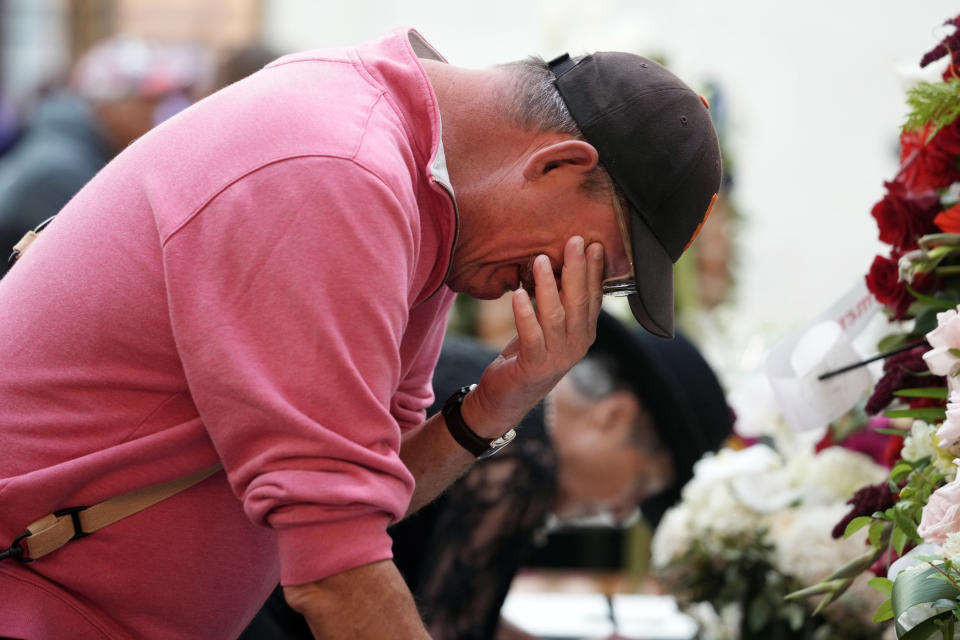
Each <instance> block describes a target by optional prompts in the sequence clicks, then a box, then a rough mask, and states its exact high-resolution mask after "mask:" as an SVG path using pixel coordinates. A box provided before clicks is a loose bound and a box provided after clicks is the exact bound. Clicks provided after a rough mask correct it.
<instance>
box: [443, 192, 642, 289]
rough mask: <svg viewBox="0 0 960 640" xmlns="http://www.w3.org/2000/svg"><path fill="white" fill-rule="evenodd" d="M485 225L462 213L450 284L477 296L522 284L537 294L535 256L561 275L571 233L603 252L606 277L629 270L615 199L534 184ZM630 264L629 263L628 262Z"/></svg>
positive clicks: (499, 208) (503, 205)
mask: <svg viewBox="0 0 960 640" xmlns="http://www.w3.org/2000/svg"><path fill="white" fill-rule="evenodd" d="M484 219H486V220H487V224H485V225H484V224H477V222H476V220H475V218H472V217H469V216H462V217H461V230H460V239H459V240H458V243H457V247H456V250H455V252H454V256H453V264H452V266H451V271H450V274H449V276H448V278H447V284H448V285H449V286H450V287H451V288H452V289H453V290H454V291H458V292H462V293H466V294H467V295H470V296H472V297H474V298H481V299H488V300H489V299H496V298H499V297H501V296H502V295H503V294H504V293H506V292H507V291H513V290H516V289H517V288H518V287H519V286H520V285H523V287H524V289H526V290H527V291H529V292H531V293H534V292H535V288H534V280H533V260H534V258H535V257H536V256H537V255H539V254H545V255H546V256H547V257H549V258H550V263H551V264H552V265H553V270H554V274H555V275H556V276H557V277H558V281H559V275H560V272H561V269H562V267H563V248H564V245H565V244H566V242H567V240H568V239H570V238H571V237H572V236H575V235H579V236H581V237H583V239H584V242H585V246H589V245H590V244H591V243H593V242H599V243H600V244H602V245H603V250H604V264H605V271H606V272H607V273H605V274H604V277H608V275H609V272H611V271H619V272H620V273H622V272H623V271H624V270H625V269H626V270H629V258H628V257H627V255H626V249H625V247H624V241H623V235H622V232H621V229H620V225H619V223H618V222H617V217H616V214H615V212H614V206H613V202H612V200H611V198H609V197H606V198H599V199H598V198H597V197H596V196H593V197H591V196H590V195H588V194H587V193H585V192H584V191H583V190H581V189H548V188H532V187H531V188H530V189H525V190H520V191H518V192H517V193H516V197H515V198H512V199H510V201H507V202H502V203H497V208H496V210H495V211H493V213H492V215H485V216H484ZM625 265H626V266H625Z"/></svg>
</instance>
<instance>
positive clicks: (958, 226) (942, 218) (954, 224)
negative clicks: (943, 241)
mask: <svg viewBox="0 0 960 640" xmlns="http://www.w3.org/2000/svg"><path fill="white" fill-rule="evenodd" d="M933 222H934V224H936V225H937V226H938V227H940V228H941V229H942V230H943V231H944V232H946V233H960V203H957V204H955V205H953V206H952V207H950V208H949V209H947V210H946V211H941V212H940V213H938V214H937V217H936V218H934V219H933Z"/></svg>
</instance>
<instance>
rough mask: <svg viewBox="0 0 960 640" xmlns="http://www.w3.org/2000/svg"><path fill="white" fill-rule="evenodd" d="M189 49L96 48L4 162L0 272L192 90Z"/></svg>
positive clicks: (117, 44)
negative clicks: (171, 103) (18, 247)
mask: <svg viewBox="0 0 960 640" xmlns="http://www.w3.org/2000/svg"><path fill="white" fill-rule="evenodd" d="M186 54H187V50H185V49H180V48H175V47H171V46H162V47H161V46H159V45H153V44H149V43H147V42H144V41H141V40H137V39H132V38H121V37H117V38H110V39H107V40H104V41H102V42H99V43H98V44H96V45H94V46H93V47H92V48H91V49H90V50H89V51H88V52H87V53H85V54H84V55H83V56H82V57H81V58H80V60H79V61H78V62H77V64H76V65H75V67H74V69H73V72H72V74H71V80H70V87H69V88H68V89H65V90H60V91H55V92H53V93H52V94H51V95H50V96H49V97H47V98H45V99H44V100H43V101H42V102H41V103H40V104H39V106H38V108H37V113H36V115H35V117H34V118H33V119H32V121H31V122H30V123H29V126H27V127H26V129H25V131H24V132H23V133H22V134H21V136H22V137H21V139H19V140H18V141H17V143H16V145H15V146H14V147H13V148H12V149H10V151H9V152H8V153H6V154H5V155H4V156H3V158H2V159H0V276H2V275H3V274H4V273H6V271H7V256H9V255H10V250H11V247H13V245H14V244H16V243H17V241H19V240H20V238H21V237H23V235H24V233H26V232H27V231H29V230H30V229H33V228H34V227H36V226H37V225H38V224H40V223H41V222H43V221H44V220H46V219H47V218H49V217H50V216H52V215H54V214H56V213H57V212H58V211H59V210H60V208H61V207H63V205H64V204H66V203H67V201H68V200H69V199H70V198H71V197H72V196H73V195H74V194H75V193H76V192H77V191H79V190H80V188H81V187H82V186H83V185H84V184H85V183H86V182H87V181H88V180H90V178H92V177H93V176H94V174H95V173H96V172H97V171H99V170H100V169H102V168H103V166H104V165H105V164H106V163H107V162H108V161H109V160H110V159H111V158H113V156H115V155H116V154H117V153H119V152H120V151H121V150H122V149H123V148H124V147H126V146H127V145H128V144H130V143H131V142H132V141H133V140H135V139H136V138H138V137H140V136H141V135H143V134H144V133H146V132H147V131H148V130H149V129H150V128H151V127H153V126H154V125H155V124H156V122H157V108H158V106H159V105H160V104H162V103H163V102H164V101H165V100H167V99H168V98H170V97H171V96H174V95H177V94H179V93H181V92H183V91H186V90H188V89H189V88H190V86H191V84H192V83H193V78H192V77H191V74H190V73H188V72H187V70H186V69H185V68H184V66H185V65H184V64H182V62H183V58H184V56H185V55H186Z"/></svg>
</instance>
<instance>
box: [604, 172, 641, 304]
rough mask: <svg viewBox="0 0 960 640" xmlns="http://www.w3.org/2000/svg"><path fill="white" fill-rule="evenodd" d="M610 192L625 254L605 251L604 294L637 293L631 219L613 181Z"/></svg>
mask: <svg viewBox="0 0 960 640" xmlns="http://www.w3.org/2000/svg"><path fill="white" fill-rule="evenodd" d="M610 193H611V194H612V196H613V211H614V213H616V215H617V225H618V226H619V227H620V239H621V240H623V252H624V253H623V255H622V256H615V255H613V252H612V251H604V265H603V274H604V276H605V277H604V280H603V295H608V296H629V295H633V294H635V293H637V281H636V279H635V278H634V276H633V246H632V244H631V242H630V221H629V220H628V218H627V216H626V215H625V214H624V212H623V205H622V203H621V202H620V194H619V192H618V191H617V188H616V187H615V186H614V185H613V183H612V182H611V184H610Z"/></svg>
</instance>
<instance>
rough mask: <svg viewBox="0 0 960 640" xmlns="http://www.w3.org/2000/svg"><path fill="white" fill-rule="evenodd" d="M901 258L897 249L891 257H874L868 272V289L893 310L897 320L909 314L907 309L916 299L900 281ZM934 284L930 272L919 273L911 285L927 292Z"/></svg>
mask: <svg viewBox="0 0 960 640" xmlns="http://www.w3.org/2000/svg"><path fill="white" fill-rule="evenodd" d="M899 260H900V254H899V253H898V252H896V251H894V253H893V254H892V255H891V256H890V257H889V258H884V257H883V256H877V257H875V258H874V259H873V264H872V265H871V266H870V273H868V274H867V276H866V279H867V289H869V290H870V293H872V294H873V297H875V298H876V299H877V302H879V303H880V304H882V305H884V306H886V307H888V308H889V309H890V311H892V312H893V317H894V319H896V320H901V319H903V318H904V317H905V316H906V315H907V309H909V308H910V304H911V303H912V302H913V301H914V300H915V298H914V297H913V294H911V293H910V292H909V291H907V285H906V283H905V282H901V281H900V272H899V269H898V267H897V263H898V262H899ZM932 284H933V276H932V275H931V274H929V273H918V274H916V275H915V276H914V278H913V284H912V285H910V286H911V288H912V289H913V290H914V291H917V292H920V293H927V292H928V291H929V290H930V286H931V285H932Z"/></svg>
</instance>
